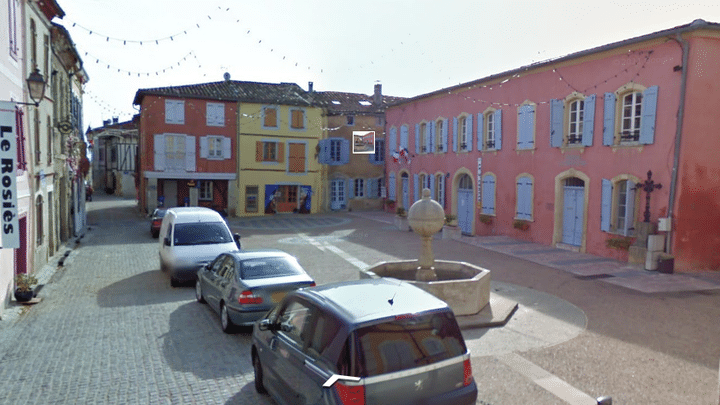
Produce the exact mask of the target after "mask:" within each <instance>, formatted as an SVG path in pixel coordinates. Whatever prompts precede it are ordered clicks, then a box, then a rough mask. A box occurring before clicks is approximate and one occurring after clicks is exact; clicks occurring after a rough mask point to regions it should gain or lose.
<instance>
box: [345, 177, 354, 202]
mask: <svg viewBox="0 0 720 405" xmlns="http://www.w3.org/2000/svg"><path fill="white" fill-rule="evenodd" d="M347 184H348V188H347V193H345V194H346V195H347V196H348V198H355V179H349V180H348V182H347Z"/></svg>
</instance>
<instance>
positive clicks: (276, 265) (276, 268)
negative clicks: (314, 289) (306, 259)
mask: <svg viewBox="0 0 720 405" xmlns="http://www.w3.org/2000/svg"><path fill="white" fill-rule="evenodd" d="M298 274H304V271H303V269H302V267H300V264H299V263H298V262H297V260H295V259H290V258H286V257H261V258H257V259H248V260H243V261H242V263H241V264H240V278H242V279H243V280H254V279H258V278H269V277H283V276H295V275H298Z"/></svg>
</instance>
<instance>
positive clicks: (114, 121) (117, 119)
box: [112, 117, 120, 124]
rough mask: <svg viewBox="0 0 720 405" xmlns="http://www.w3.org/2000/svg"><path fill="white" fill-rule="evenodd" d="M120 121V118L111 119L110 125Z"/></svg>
mask: <svg viewBox="0 0 720 405" xmlns="http://www.w3.org/2000/svg"><path fill="white" fill-rule="evenodd" d="M119 121H120V117H112V123H113V124H117V123H118V122H119Z"/></svg>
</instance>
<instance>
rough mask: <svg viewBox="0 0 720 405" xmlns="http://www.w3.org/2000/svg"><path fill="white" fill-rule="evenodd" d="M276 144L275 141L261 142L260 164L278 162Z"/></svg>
mask: <svg viewBox="0 0 720 405" xmlns="http://www.w3.org/2000/svg"><path fill="white" fill-rule="evenodd" d="M278 143H279V142H277V141H262V160H261V161H262V162H273V163H277V162H279V160H278Z"/></svg>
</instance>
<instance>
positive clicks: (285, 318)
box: [278, 301, 312, 347]
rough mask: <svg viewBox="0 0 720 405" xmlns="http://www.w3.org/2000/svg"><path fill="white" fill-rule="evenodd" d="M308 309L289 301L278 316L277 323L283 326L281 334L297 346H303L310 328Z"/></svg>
mask: <svg viewBox="0 0 720 405" xmlns="http://www.w3.org/2000/svg"><path fill="white" fill-rule="evenodd" d="M310 315H311V312H310V308H309V307H308V306H306V305H304V304H302V303H300V302H297V301H291V302H290V303H289V304H288V305H287V306H286V307H285V308H284V309H283V310H282V311H280V313H279V314H278V322H279V323H280V324H281V325H283V328H282V332H280V333H282V334H284V335H285V336H287V337H288V338H289V339H290V340H292V341H294V342H295V343H297V345H298V346H300V347H303V346H304V345H305V338H307V334H308V331H309V330H310V329H311V328H312V323H311V322H310Z"/></svg>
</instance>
